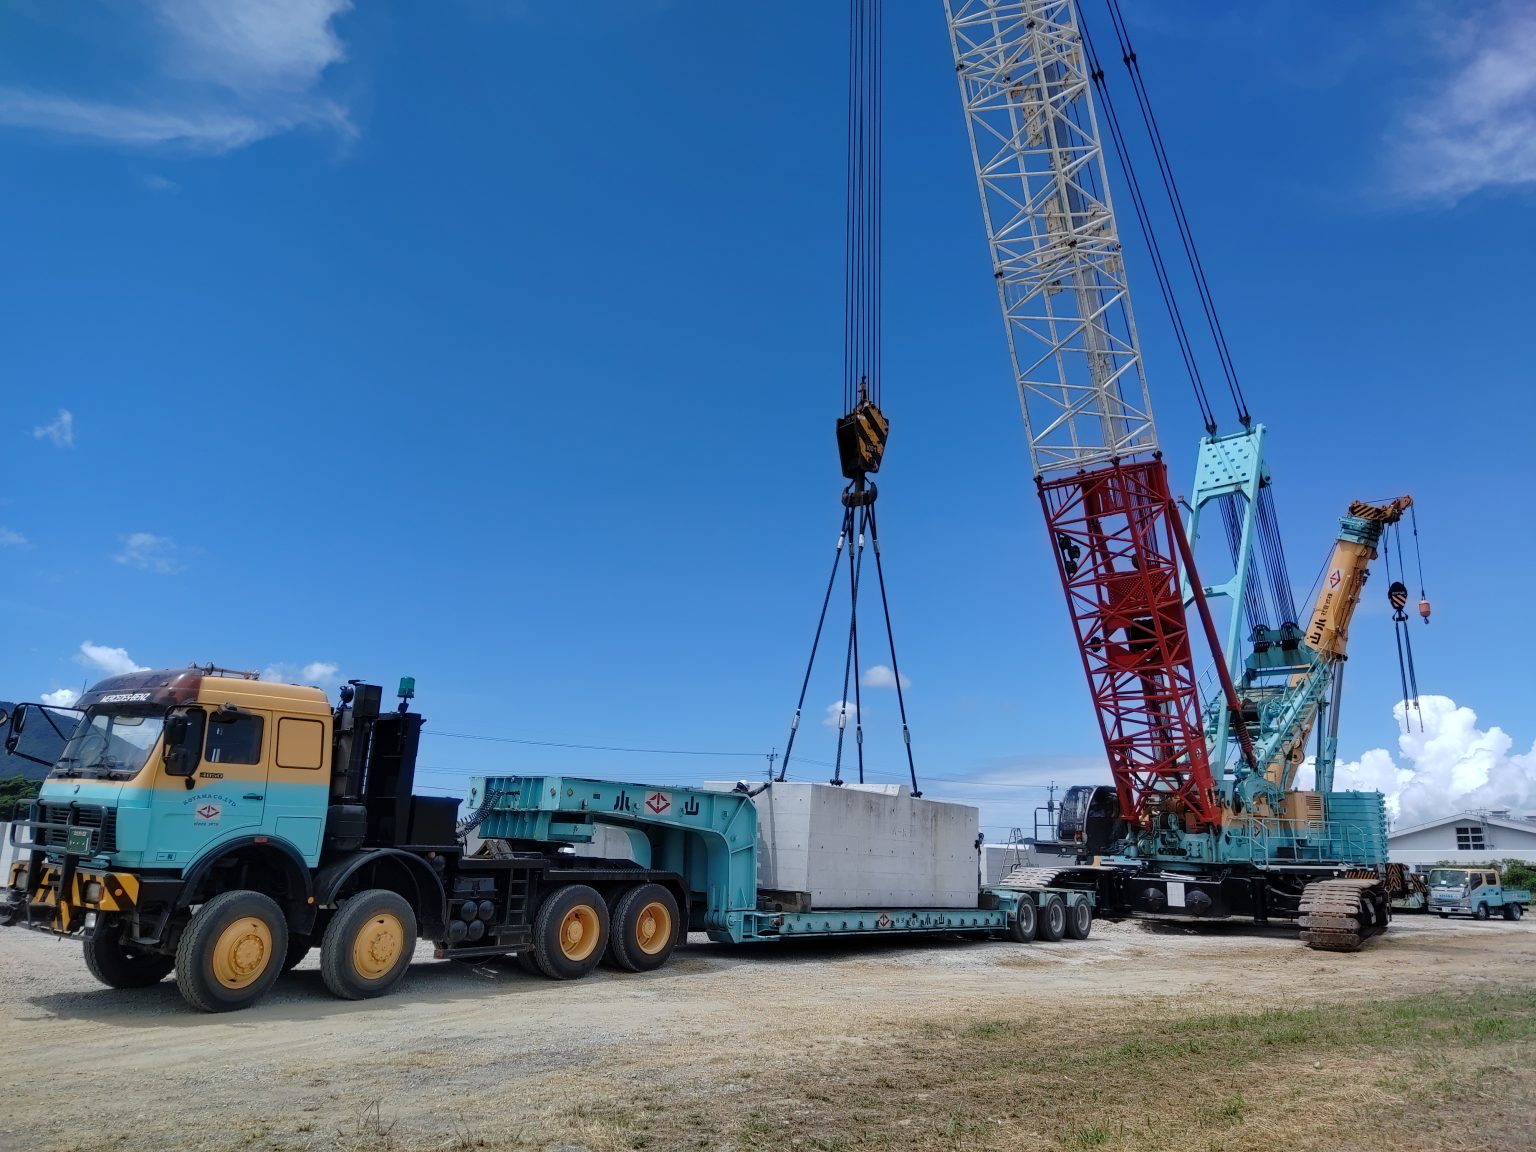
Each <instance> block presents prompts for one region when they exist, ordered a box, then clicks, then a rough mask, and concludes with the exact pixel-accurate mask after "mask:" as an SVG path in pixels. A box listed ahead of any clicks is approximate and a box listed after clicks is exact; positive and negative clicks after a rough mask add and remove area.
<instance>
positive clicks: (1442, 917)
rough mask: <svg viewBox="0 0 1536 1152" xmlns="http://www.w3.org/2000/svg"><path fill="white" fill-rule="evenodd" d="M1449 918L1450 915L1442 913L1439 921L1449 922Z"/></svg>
mask: <svg viewBox="0 0 1536 1152" xmlns="http://www.w3.org/2000/svg"><path fill="white" fill-rule="evenodd" d="M1450 918H1451V914H1450V913H1449V912H1442V913H1440V919H1442V920H1449V919H1450Z"/></svg>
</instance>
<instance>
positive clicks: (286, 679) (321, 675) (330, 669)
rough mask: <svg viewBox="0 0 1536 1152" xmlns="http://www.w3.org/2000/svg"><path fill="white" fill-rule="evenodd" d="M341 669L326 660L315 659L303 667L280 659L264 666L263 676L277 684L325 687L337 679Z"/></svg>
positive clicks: (264, 678)
mask: <svg viewBox="0 0 1536 1152" xmlns="http://www.w3.org/2000/svg"><path fill="white" fill-rule="evenodd" d="M340 671H341V668H340V667H339V666H338V665H335V664H332V663H330V662H329V661H326V660H313V661H311V662H310V663H308V664H305V665H303V666H302V667H301V666H299V665H297V664H288V663H283V662H281V661H279V662H278V663H276V664H268V665H267V666H266V667H265V668H263V669H262V670H261V678H262V679H263V680H270V681H272V682H274V683H277V684H314V685H318V686H320V687H325V686H327V685H328V684H329V683H330V682H331V681H332V680H334V679H336V674H337V673H338V672H340Z"/></svg>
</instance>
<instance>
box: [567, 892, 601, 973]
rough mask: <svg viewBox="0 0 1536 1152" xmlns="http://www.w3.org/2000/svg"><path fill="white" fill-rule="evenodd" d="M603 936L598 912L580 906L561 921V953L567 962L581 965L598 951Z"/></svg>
mask: <svg viewBox="0 0 1536 1152" xmlns="http://www.w3.org/2000/svg"><path fill="white" fill-rule="evenodd" d="M601 935H602V928H601V926H600V925H599V924H598V920H597V912H596V910H594V909H592V908H590V907H588V906H587V905H585V904H578V905H577V906H576V907H574V908H572V909H571V910H570V911H569V912H567V913H566V914H565V916H564V917H563V918H562V919H561V921H560V953H561V955H563V956H564V957H565V958H566V959H567V960H570V961H572V962H574V963H580V962H581V961H583V960H585V959H586V958H587V957H588V956H590V955H592V953H593V952H595V951H596V950H597V946H598V943H599V942H600V941H599V937H600V936H601Z"/></svg>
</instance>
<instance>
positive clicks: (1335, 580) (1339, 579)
mask: <svg viewBox="0 0 1536 1152" xmlns="http://www.w3.org/2000/svg"><path fill="white" fill-rule="evenodd" d="M1342 583H1344V573H1342V572H1340V571H1339V570H1338V569H1337V568H1335V569H1334V570H1333V571H1332V572H1330V573H1328V587H1330V588H1337V587H1338V586H1339V585H1340V584H1342Z"/></svg>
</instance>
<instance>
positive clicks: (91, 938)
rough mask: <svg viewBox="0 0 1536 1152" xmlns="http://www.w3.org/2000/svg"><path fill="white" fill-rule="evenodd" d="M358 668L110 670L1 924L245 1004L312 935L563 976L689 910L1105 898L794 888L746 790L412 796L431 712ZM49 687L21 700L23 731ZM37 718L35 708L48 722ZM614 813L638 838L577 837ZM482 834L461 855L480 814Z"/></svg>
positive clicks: (772, 926) (870, 924)
mask: <svg viewBox="0 0 1536 1152" xmlns="http://www.w3.org/2000/svg"><path fill="white" fill-rule="evenodd" d="M414 689H415V686H414V682H412V681H410V680H404V681H402V682H401V692H400V695H401V701H400V705H399V707H398V708H397V709H395V710H394V711H390V712H385V711H383V710H382V709H381V701H382V697H383V692H382V689H381V688H380V687H379V686H377V685H373V684H366V683H363V682H361V681H351V682H349V683H348V684H347V685H346V686H345V687H344V688H343V689H342V690H341V698H340V702H339V703H338V704H337V705H335V706H334V707H332V706H330V705H329V704H328V702H327V700H326V697H325V694H324V693H323V692H322V691H321V690H320V689H318V688H311V687H299V686H294V685H286V684H275V683H268V682H263V681H261V680H259V679H258V678H257V677H255V676H253V675H249V674H243V673H239V674H237V673H228V672H225V671H224V670H221V669H217V668H214V667H212V666H211V665H210V666H207V667H196V666H194V667H192V668H190V669H172V670H159V671H150V672H135V673H131V674H129V675H126V676H118V677H113V678H111V679H109V680H105V681H102V682H101V683H99V684H97V685H95V686H94V687H93V688H91V690H90V691H89V692H87V693H86V694H85V696H83V697H82V698H81V700H80V701H79V702H78V703H79V707H78V709H77V711H78V712H79V721H78V723H77V726H76V728H75V730H74V732H73V733H72V734H71V736H70V739H69V742H68V744H67V745H66V746H65V748H64V751H63V753H62V754H61V756H60V758H59V760H58V762H57V763H56V764H54V765H52V766H51V770H50V772H49V775H48V777H47V779H46V780H45V781H44V783H43V785H42V789H41V792H40V795H39V796H38V798H37V800H35V801H32V802H30V803H29V804H28V806H27V809H26V811H25V813H24V814H23V815H22V816H20V817H19V818H18V819H17V820H16V821H15V822H14V823H13V824H12V831H11V835H12V838H13V843H15V845H16V846H17V847H18V848H19V849H20V851H21V856H20V858H19V859H18V861H17V863H16V864H15V865H14V866H13V868H12V870H11V875H10V876H9V878H8V887H7V889H6V890H5V893H4V899H3V902H0V924H5V925H16V926H21V927H26V928H30V929H33V930H38V931H43V932H48V933H52V934H55V935H59V936H73V937H77V938H79V939H80V940H81V941H82V943H83V947H84V953H85V961H86V966H87V967H88V968H89V969H90V971H91V973H92V975H94V976H95V977H96V978H97V979H99V980H100V981H102V982H103V983H105V984H107V985H109V986H111V987H114V988H140V987H147V986H150V985H153V984H156V983H158V982H160V981H161V980H163V979H164V978H165V977H166V976H167V975H169V974H170V973H171V972H172V971H174V972H175V974H176V982H177V984H178V986H179V988H180V991H181V993H182V995H183V997H184V998H185V999H186V1001H187V1002H188V1003H189V1004H191V1005H192V1006H193V1007H195V1008H199V1009H202V1010H204V1011H209V1012H218V1011H228V1010H231V1009H238V1008H244V1007H246V1006H248V1005H250V1004H253V1003H255V1002H256V1001H257V1000H259V999H260V998H261V997H262V996H263V995H264V994H265V993H266V992H267V991H268V990H269V989H270V988H271V987H272V985H273V983H274V982H275V981H276V980H277V978H278V977H279V975H280V974H281V973H282V972H284V971H286V970H288V969H289V968H292V967H293V966H294V965H295V964H297V963H298V962H299V961H300V960H301V959H302V958H303V957H304V956H305V955H307V954H308V952H309V951H310V950H311V949H312V948H314V947H316V946H318V947H319V949H320V967H321V974H322V977H323V979H324V983H325V985H326V987H327V988H328V989H329V990H330V991H331V992H332V993H333V994H335V995H337V996H340V997H343V998H346V999H363V998H367V997H372V996H379V995H382V994H383V993H385V992H388V991H389V990H390V989H391V988H393V987H394V986H395V984H396V983H398V981H399V980H400V978H401V977H402V976H403V975H404V973H405V970H406V968H407V967H408V966H409V964H410V961H411V957H412V955H413V953H414V951H415V945H416V942H417V941H418V940H425V941H429V942H431V943H432V945H433V949H434V955H435V956H437V957H438V958H440V959H475V958H481V957H488V956H498V955H500V956H515V957H517V958H518V960H519V961H520V962H521V963H522V964H523V966H524V967H526V968H528V969H529V970H532V971H538V972H541V973H543V974H544V975H546V976H548V977H551V978H554V979H561V980H564V979H573V978H576V977H580V976H584V975H586V974H587V973H588V972H590V971H591V970H592V969H593V968H594V967H596V966H597V964H598V963H599V962H601V961H604V960H606V961H607V962H608V963H610V964H611V965H613V966H615V967H618V968H621V969H626V970H629V971H634V972H639V971H647V970H650V969H654V968H659V967H660V966H661V965H663V964H665V963H666V961H667V959H668V958H669V957H670V956H671V954H672V951H673V949H674V948H675V947H676V946H677V945H678V944H679V943H681V942H682V941H683V940H684V939H685V938H686V933H687V932H689V931H697V932H703V933H707V934H708V935H709V937H710V938H711V939H713V940H717V941H728V942H732V943H749V942H766V941H778V940H785V939H790V938H795V937H804V936H811V937H816V936H855V935H892V934H904V933H929V934H933V933H943V934H962V935H970V936H985V935H1002V936H1005V937H1008V938H1011V939H1013V940H1017V941H1020V942H1023V941H1027V940H1030V939H1034V938H1035V937H1036V936H1037V934H1038V936H1039V937H1040V938H1042V939H1047V940H1059V939H1061V938H1062V937H1063V936H1073V937H1079V938H1080V937H1084V936H1086V935H1087V934H1088V931H1089V929H1090V927H1091V925H1092V920H1093V914H1094V913H1093V903H1094V897H1093V896H1092V894H1090V893H1085V892H1081V891H1065V890H1054V889H1047V888H1040V887H1038V886H1037V887H1034V888H1031V889H1029V890H1027V891H1026V890H1024V889H1022V888H1019V887H1009V886H1008V884H1007V883H1006V882H1005V883H1004V884H1003V885H1000V886H997V887H990V888H980V889H978V890H977V895H976V898H975V900H974V901H971V902H969V903H968V904H967V905H966V906H963V907H915V906H914V907H905V906H901V907H870V908H818V909H807V908H805V907H803V906H798V905H793V906H786V905H785V904H784V903H782V902H781V901H779V900H777V899H775V894H774V893H767V892H760V891H759V889H758V883H757V876H758V850H759V847H758V810H757V807H756V801H755V798H754V796H753V795H751V794H750V793H749V791H748V790H746V789H745V788H742V789H739V790H736V791H725V790H714V789H707V788H683V787H676V788H667V787H657V786H654V785H646V784H630V783H619V782H614V781H607V780H591V779H580V778H571V777H561V776H493V777H480V778H476V779H474V780H472V781H471V786H470V790H469V795H468V805H467V806H468V810H469V815H468V816H467V817H466V819H465V820H464V821H462V822H460V821H458V819H457V817H458V813H459V807H460V801H459V800H458V799H456V798H448V797H428V796H416V795H414V794H413V791H412V789H413V784H414V780H415V772H416V753H417V746H418V743H419V740H420V735H421V728H422V723H423V721H422V717H421V715H420V714H419V713H416V712H413V711H410V710H409V702H410V700H411V698H412V697H413V696H414ZM35 707H36V706H34V705H22V706H21V707H19V708H18V709H17V710H16V712H15V713H13V714H12V715H11V716H9V717H6V718H4V722H8V723H9V731H8V732H7V735H6V743H7V746H8V747H9V746H13V745H14V744H15V743H16V737H17V735H18V734H19V733H20V731H21V729H22V728H23V727H24V726H25V725H26V724H27V723H28V721H29V719H30V718H33V717H40V716H41V713H40V712H34V711H33V709H34V708H35ZM37 722H43V721H42V720H41V719H38V720H37ZM600 826H608V827H609V828H614V829H618V830H620V831H621V832H623V833H624V834H626V835H627V838H628V840H629V843H630V846H631V850H630V852H629V853H628V854H627V858H607V857H600V856H594V855H582V854H581V852H580V849H581V847H582V846H583V845H590V844H591V843H592V841H593V840H594V838H595V837H596V835H597V830H598V828H599V827H600ZM474 827H478V833H479V835H480V836H481V837H482V838H484V840H485V845H484V846H483V847H482V849H481V850H480V851H477V852H474V853H470V852H467V851H466V849H465V843H464V835H463V834H464V833H465V832H466V831H467V830H468V829H469V828H474Z"/></svg>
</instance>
